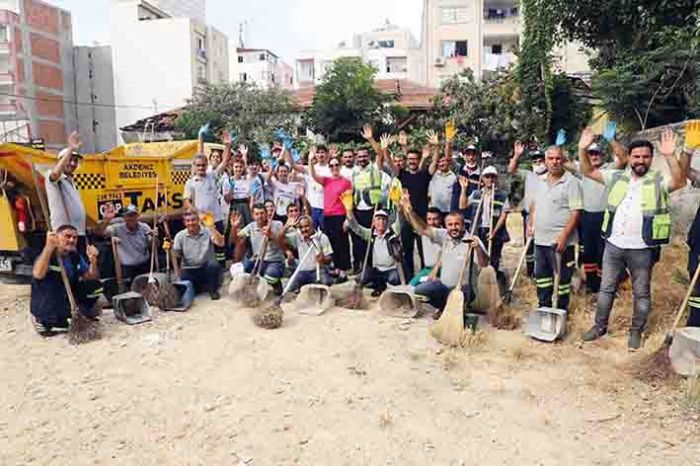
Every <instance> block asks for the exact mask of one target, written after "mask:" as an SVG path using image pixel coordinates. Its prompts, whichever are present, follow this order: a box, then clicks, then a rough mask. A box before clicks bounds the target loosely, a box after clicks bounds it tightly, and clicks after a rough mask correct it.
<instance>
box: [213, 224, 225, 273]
mask: <svg viewBox="0 0 700 466" xmlns="http://www.w3.org/2000/svg"><path fill="white" fill-rule="evenodd" d="M214 227H215V228H216V231H218V232H219V233H220V234H222V235H224V234H226V227H225V225H224V221H223V220H219V221H218V222H216V223H215V224H214ZM226 242H228V241H226ZM214 255H215V257H216V261H217V262H218V263H219V267H221V268H222V269H224V268H225V267H226V245H224V246H221V247H219V246H217V245H214Z"/></svg>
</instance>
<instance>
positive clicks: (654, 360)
mask: <svg viewBox="0 0 700 466" xmlns="http://www.w3.org/2000/svg"><path fill="white" fill-rule="evenodd" d="M631 369H632V373H633V375H634V376H635V377H636V378H637V379H639V380H641V381H642V382H647V383H654V382H663V381H668V380H672V379H677V378H679V376H678V375H677V374H676V373H675V372H674V370H673V367H672V366H671V357H670V356H669V354H668V346H666V345H663V346H661V347H660V348H659V349H657V350H656V351H654V352H653V353H651V354H648V355H646V356H643V357H642V358H641V359H638V360H636V361H634V362H633V366H632V367H631Z"/></svg>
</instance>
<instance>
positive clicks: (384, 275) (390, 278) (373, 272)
mask: <svg viewBox="0 0 700 466" xmlns="http://www.w3.org/2000/svg"><path fill="white" fill-rule="evenodd" d="M368 267H369V264H368ZM400 283H401V280H400V279H399V272H398V270H396V269H389V270H385V271H383V272H381V271H379V270H377V269H375V268H374V267H372V268H371V269H368V270H367V273H365V276H364V280H363V281H362V284H363V285H365V286H367V288H371V289H373V290H380V291H384V290H385V289H386V286H387V284H389V285H392V286H396V285H398V284H400Z"/></svg>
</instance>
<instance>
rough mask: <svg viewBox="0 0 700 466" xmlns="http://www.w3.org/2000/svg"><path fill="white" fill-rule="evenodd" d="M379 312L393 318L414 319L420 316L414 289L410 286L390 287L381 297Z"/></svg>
mask: <svg viewBox="0 0 700 466" xmlns="http://www.w3.org/2000/svg"><path fill="white" fill-rule="evenodd" d="M379 310H380V312H381V313H382V314H386V315H388V316H392V317H404V318H410V319H413V318H415V317H418V316H419V315H420V310H419V308H418V306H417V305H416V297H415V295H414V294H413V287H412V286H410V285H399V286H389V287H388V288H387V289H386V291H384V293H382V295H381V296H380V297H379Z"/></svg>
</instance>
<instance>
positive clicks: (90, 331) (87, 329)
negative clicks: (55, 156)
mask: <svg viewBox="0 0 700 466" xmlns="http://www.w3.org/2000/svg"><path fill="white" fill-rule="evenodd" d="M67 156H70V155H67ZM30 164H31V167H32V181H33V182H34V189H35V190H36V195H37V197H38V198H39V204H40V205H41V212H42V214H43V215H44V218H45V219H46V230H47V231H48V232H49V233H50V232H51V217H49V209H48V207H47V205H46V199H44V196H43V194H42V192H41V189H40V188H39V178H38V176H37V173H36V168H35V167H34V162H33V161H31V160H30ZM62 195H63V194H62V193H61V196H62ZM64 207H65V206H64ZM56 261H57V262H58V267H59V269H60V271H61V280H62V281H63V287H64V288H65V290H66V295H67V296H68V303H69V305H70V315H71V319H70V328H69V329H68V341H70V342H71V343H72V344H74V345H80V344H83V343H88V342H90V341H93V340H98V339H99V338H101V336H102V335H101V332H100V327H99V324H98V323H97V322H96V321H93V320H91V319H88V318H87V317H85V316H84V315H82V314H81V313H80V311H79V309H78V303H77V301H76V300H75V295H73V290H72V289H71V287H70V281H69V280H68V275H67V274H66V269H65V267H64V266H63V261H62V260H61V257H60V256H59V255H58V251H57V252H56Z"/></svg>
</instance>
